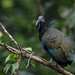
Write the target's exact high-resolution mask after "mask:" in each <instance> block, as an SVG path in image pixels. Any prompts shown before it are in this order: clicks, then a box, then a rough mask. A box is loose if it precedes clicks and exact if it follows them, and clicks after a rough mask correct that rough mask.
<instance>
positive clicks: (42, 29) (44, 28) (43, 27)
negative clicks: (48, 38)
mask: <svg viewBox="0 0 75 75" xmlns="http://www.w3.org/2000/svg"><path fill="white" fill-rule="evenodd" d="M46 30H47V27H46V26H45V25H44V26H42V27H41V29H39V30H38V31H39V39H40V41H42V36H43V35H44V33H45V32H46Z"/></svg>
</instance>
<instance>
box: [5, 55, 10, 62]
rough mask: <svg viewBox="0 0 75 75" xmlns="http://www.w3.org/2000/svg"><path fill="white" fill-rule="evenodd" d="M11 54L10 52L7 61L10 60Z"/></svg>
mask: <svg viewBox="0 0 75 75" xmlns="http://www.w3.org/2000/svg"><path fill="white" fill-rule="evenodd" d="M10 57H11V54H9V55H8V56H7V58H6V60H5V63H6V62H7V61H9V60H10Z"/></svg>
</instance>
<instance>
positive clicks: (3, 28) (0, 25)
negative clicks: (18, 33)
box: [0, 23, 21, 49]
mask: <svg viewBox="0 0 75 75" xmlns="http://www.w3.org/2000/svg"><path fill="white" fill-rule="evenodd" d="M0 27H1V28H2V30H3V31H4V32H5V33H6V34H7V35H8V36H9V38H10V39H11V40H12V42H14V44H15V45H16V46H17V47H18V49H21V47H20V46H19V44H18V43H17V42H16V41H15V40H14V38H13V37H12V36H11V35H10V34H9V32H8V31H7V30H6V29H5V27H4V26H3V25H2V24H1V23H0Z"/></svg>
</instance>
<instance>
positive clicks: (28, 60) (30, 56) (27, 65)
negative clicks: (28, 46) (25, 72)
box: [26, 53, 34, 68]
mask: <svg viewBox="0 0 75 75" xmlns="http://www.w3.org/2000/svg"><path fill="white" fill-rule="evenodd" d="M33 54H34V53H31V56H30V58H29V59H28V63H27V65H26V68H28V67H29V62H30V59H31V57H32V55H33Z"/></svg>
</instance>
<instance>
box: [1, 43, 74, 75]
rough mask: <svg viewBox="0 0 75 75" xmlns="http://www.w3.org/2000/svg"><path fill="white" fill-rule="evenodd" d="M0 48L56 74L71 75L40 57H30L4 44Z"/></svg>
mask: <svg viewBox="0 0 75 75" xmlns="http://www.w3.org/2000/svg"><path fill="white" fill-rule="evenodd" d="M0 46H3V47H5V48H6V49H7V50H8V51H10V52H12V53H14V54H21V55H22V57H23V58H24V57H25V58H30V57H31V58H30V60H33V61H35V62H38V63H40V64H42V65H44V66H47V67H49V68H51V69H53V70H55V71H57V72H58V73H61V74H64V75H73V74H71V73H70V72H68V71H66V70H64V69H62V68H58V67H56V66H54V65H52V64H51V63H49V62H48V61H46V60H45V59H43V58H41V57H38V56H34V55H32V56H31V55H30V54H28V53H24V52H21V51H19V50H17V49H15V48H13V47H11V46H9V45H7V44H4V43H0Z"/></svg>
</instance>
